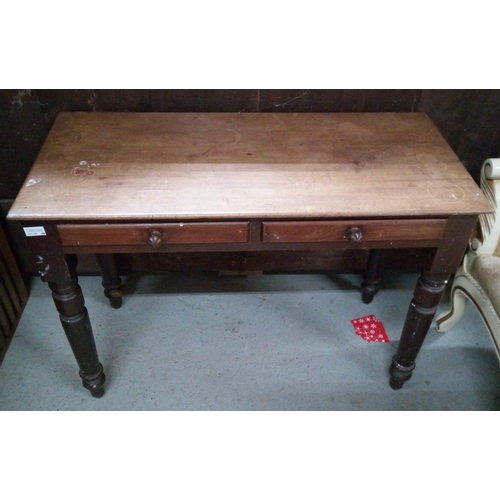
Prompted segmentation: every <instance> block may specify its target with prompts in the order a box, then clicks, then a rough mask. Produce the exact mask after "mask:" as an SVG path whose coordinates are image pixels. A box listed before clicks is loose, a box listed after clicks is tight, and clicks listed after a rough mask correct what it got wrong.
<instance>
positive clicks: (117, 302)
mask: <svg viewBox="0 0 500 500" xmlns="http://www.w3.org/2000/svg"><path fill="white" fill-rule="evenodd" d="M96 257H97V263H98V264H99V268H100V270H101V276H102V286H103V287H104V295H105V296H106V297H107V298H108V299H109V303H110V304H111V307H113V308H114V309H120V307H121V306H122V295H123V292H122V280H121V279H120V277H119V276H118V272H117V270H116V264H115V258H114V255H113V254H110V253H101V254H97V255H96Z"/></svg>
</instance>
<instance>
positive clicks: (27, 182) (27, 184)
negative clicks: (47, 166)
mask: <svg viewBox="0 0 500 500" xmlns="http://www.w3.org/2000/svg"><path fill="white" fill-rule="evenodd" d="M41 181H42V180H41V179H30V180H29V181H26V184H25V186H26V187H29V186H34V185H35V184H38V183H39V182H41Z"/></svg>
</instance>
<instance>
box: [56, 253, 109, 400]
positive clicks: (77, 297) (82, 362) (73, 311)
mask: <svg viewBox="0 0 500 500" xmlns="http://www.w3.org/2000/svg"><path fill="white" fill-rule="evenodd" d="M66 261H67V263H68V269H69V272H70V279H69V280H68V279H65V280H60V281H55V282H49V286H50V288H51V290H52V297H53V299H54V303H55V305H56V308H57V310H58V311H59V317H60V319H61V323H62V326H63V328H64V332H65V333H66V337H67V338H68V341H69V343H70V346H71V349H72V350H73V354H74V355H75V358H76V361H77V363H78V366H79V367H80V377H81V379H82V382H83V386H84V387H85V388H86V389H88V390H89V391H90V393H91V394H92V396H94V397H96V398H100V397H102V396H103V395H104V382H105V380H106V377H105V375H104V372H103V367H102V365H101V363H100V362H99V357H98V355H97V349H96V345H95V340H94V335H93V333H92V326H91V325H90V319H89V315H88V312H87V308H86V307H85V302H84V298H83V294H82V290H81V288H80V285H78V278H77V276H76V272H75V268H76V257H74V256H68V257H66Z"/></svg>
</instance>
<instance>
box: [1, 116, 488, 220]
mask: <svg viewBox="0 0 500 500" xmlns="http://www.w3.org/2000/svg"><path fill="white" fill-rule="evenodd" d="M483 212H491V207H490V205H489V204H488V203H487V201H486V200H485V198H484V196H483V195H482V193H481V191H480V189H479V188H478V186H477V185H476V183H475V182H474V180H473V179H472V178H471V177H470V175H469V173H468V172H467V171H466V169H465V168H464V167H463V166H462V164H461V163H460V161H459V160H458V158H457V157H456V156H455V154H454V153H453V151H452V150H451V148H450V147H449V146H448V144H447V143H446V141H445V140H444V138H443V137H442V136H441V134H440V133H439V132H438V130H437V129H436V127H435V126H434V125H433V123H432V122H431V121H430V120H429V118H427V116H426V115H425V114H423V113H299V114H285V113H280V114H272V113H240V114H237V113H234V114H229V113H225V114H223V113H61V114H60V115H59V116H58V117H57V119H56V122H55V123H54V126H53V128H52V130H51V131H50V133H49V136H48V138H47V141H46V142H45V144H44V146H43V148H42V150H41V152H40V154H39V156H38V158H37V160H36V162H35V164H34V166H33V168H32V170H31V172H30V174H29V176H28V178H27V179H26V181H25V183H24V185H23V187H22V189H21V191H20V193H19V195H18V197H17V199H16V201H15V203H14V205H13V207H12V209H11V211H10V213H9V219H14V220H25V221H26V220H33V221H36V220H69V221H72V220H89V221H98V220H130V219H132V220H139V219H143V220H144V219H148V220H167V219H170V220H171V219H195V220H196V219H205V218H209V219H235V218H248V217H250V218H260V217H264V218H302V217H311V218H335V217H354V218H363V217H431V216H448V215H453V214H478V213H483Z"/></svg>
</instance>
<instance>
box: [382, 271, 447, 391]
mask: <svg viewBox="0 0 500 500" xmlns="http://www.w3.org/2000/svg"><path fill="white" fill-rule="evenodd" d="M445 287H446V279H444V277H443V275H437V276H433V275H430V274H426V273H424V274H423V275H422V276H421V277H420V278H419V280H418V282H417V286H416V287H415V292H414V294H413V300H412V301H411V303H410V308H409V310H408V314H407V316H406V321H405V324H404V326H403V331H402V333H401V340H400V341H399V346H398V351H397V353H396V355H395V356H394V357H393V358H392V364H391V366H390V368H389V374H390V380H389V383H390V385H391V387H392V388H393V389H401V387H403V385H404V383H405V382H406V381H407V380H409V379H410V378H411V375H412V372H413V370H414V369H415V359H416V358H417V355H418V352H419V350H420V348H421V347H422V344H423V342H424V339H425V336H426V335H427V332H428V330H429V327H430V326H431V323H432V319H433V318H434V315H435V314H436V310H437V307H438V304H439V301H440V300H441V297H442V295H443V292H444V290H445Z"/></svg>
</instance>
